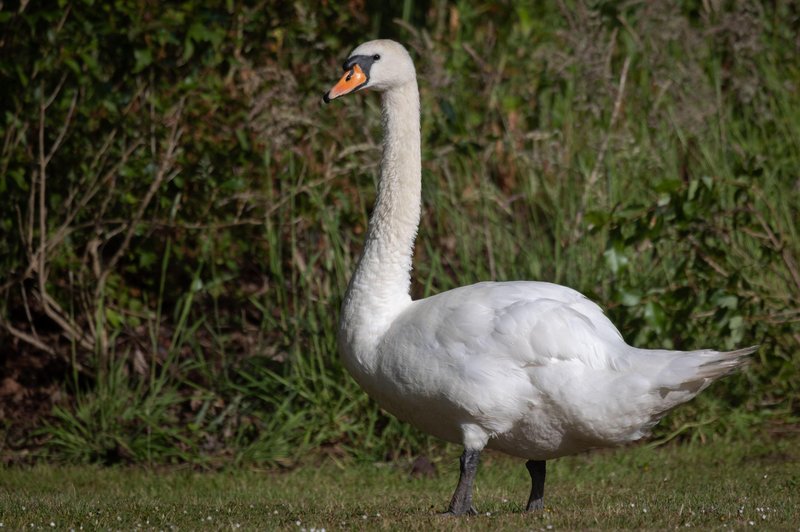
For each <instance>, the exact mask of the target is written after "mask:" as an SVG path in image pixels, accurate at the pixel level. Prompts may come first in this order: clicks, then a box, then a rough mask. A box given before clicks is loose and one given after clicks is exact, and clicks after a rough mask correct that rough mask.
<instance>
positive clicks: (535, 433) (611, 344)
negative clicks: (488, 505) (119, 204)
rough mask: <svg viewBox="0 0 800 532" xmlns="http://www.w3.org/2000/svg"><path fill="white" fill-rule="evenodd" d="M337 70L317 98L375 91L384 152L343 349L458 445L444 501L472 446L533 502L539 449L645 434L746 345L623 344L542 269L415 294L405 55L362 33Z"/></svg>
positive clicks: (593, 309)
mask: <svg viewBox="0 0 800 532" xmlns="http://www.w3.org/2000/svg"><path fill="white" fill-rule="evenodd" d="M345 70H346V71H347V73H346V74H345V76H344V77H343V78H342V80H341V81H340V82H339V83H338V84H337V85H336V86H335V87H334V88H333V89H332V90H331V91H330V92H329V93H328V94H326V96H325V99H326V101H328V100H330V99H332V98H336V97H338V96H340V95H342V94H347V93H348V92H353V91H355V90H358V89H360V88H365V87H369V88H375V89H377V90H380V91H382V104H383V105H382V109H383V119H384V120H383V122H384V153H383V160H382V163H381V177H380V182H379V186H378V197H377V200H376V205H375V209H374V211H373V214H372V217H371V219H370V225H369V230H368V233H367V238H366V242H365V245H364V251H363V253H362V256H361V259H360V260H359V263H358V266H357V268H356V271H355V273H354V274H353V277H352V279H351V281H350V285H349V287H348V290H347V293H346V296H345V301H344V304H343V308H342V317H341V321H340V330H339V344H340V351H341V355H342V360H343V361H344V364H345V366H346V367H347V369H348V370H349V371H350V373H351V374H352V375H353V377H354V378H355V379H356V381H357V382H358V383H359V384H360V385H361V386H362V387H363V388H364V389H365V390H366V391H367V393H368V394H369V395H370V396H371V397H373V398H374V399H375V400H376V401H378V403H379V404H380V405H381V406H382V407H383V408H384V409H386V410H387V411H389V412H390V413H392V414H394V415H395V416H397V417H398V418H400V419H402V420H405V421H408V422H409V423H411V424H413V425H415V426H416V427H418V428H419V429H422V430H423V431H426V432H428V433H430V434H433V435H434V436H437V437H439V438H442V439H444V440H447V441H451V442H456V443H461V444H463V445H464V447H465V453H464V455H463V456H462V461H461V466H462V467H461V473H462V475H461V479H460V481H459V486H458V488H457V489H456V493H455V495H454V496H453V501H452V502H451V505H450V511H451V512H452V513H455V514H461V513H465V512H467V511H469V510H470V508H471V484H472V480H473V478H474V475H475V470H476V468H477V460H478V455H479V453H480V451H481V450H482V449H483V448H485V447H489V448H494V449H497V450H500V451H503V452H505V453H508V454H511V455H514V456H519V457H522V458H526V459H528V460H529V462H528V469H529V471H530V472H531V476H532V478H533V489H532V492H531V498H530V500H529V502H528V509H536V508H540V507H541V499H542V495H543V487H544V461H545V460H548V459H551V458H556V457H559V456H564V455H568V454H574V453H576V452H580V451H583V450H586V449H589V448H593V447H602V446H612V445H618V444H622V443H626V442H630V441H634V440H637V439H639V438H642V437H643V436H645V435H647V434H648V432H649V429H650V428H652V426H653V425H655V424H656V423H657V422H658V420H659V419H660V417H661V416H662V415H663V414H664V413H666V412H667V411H668V410H670V409H671V408H673V407H675V406H677V405H679V404H681V403H683V402H685V401H688V400H689V399H691V398H692V397H694V396H695V395H697V393H699V392H700V391H701V390H703V389H704V388H705V387H707V386H708V385H709V384H710V383H711V382H712V381H713V380H715V379H716V378H718V377H720V376H722V375H725V374H727V373H729V372H730V371H732V370H734V369H735V368H736V367H738V366H740V365H741V364H742V363H743V359H744V357H745V356H746V355H748V354H749V353H751V352H752V349H746V350H741V351H735V352H729V353H723V352H718V351H713V350H703V351H690V352H681V351H667V350H644V349H637V348H635V347H631V346H629V345H627V344H626V343H625V341H624V340H623V339H622V336H621V335H620V333H619V331H618V330H617V329H616V327H614V325H613V324H612V323H611V322H610V321H609V320H608V318H607V317H606V316H605V315H604V314H603V312H602V310H601V309H600V307H598V306H597V305H596V304H594V303H592V302H591V301H589V300H588V299H587V298H586V297H584V296H583V295H581V294H580V293H578V292H576V291H575V290H572V289H571V288H567V287H564V286H559V285H555V284H550V283H543V282H524V281H517V282H503V283H478V284H475V285H470V286H465V287H461V288H457V289H454V290H450V291H448V292H444V293H441V294H438V295H435V296H432V297H429V298H426V299H422V300H417V301H412V300H411V298H410V296H409V285H410V271H411V254H412V247H413V243H414V238H415V236H416V231H417V226H418V224H419V217H420V180H421V160H420V123H419V93H418V90H417V83H416V74H415V71H414V66H413V63H412V61H411V58H410V57H409V55H408V53H407V52H406V50H405V49H404V48H403V47H402V46H401V45H399V44H397V43H395V42H392V41H372V42H369V43H365V44H363V45H361V46H359V47H358V48H356V50H354V51H353V53H352V54H351V55H350V58H349V59H348V61H346V62H345Z"/></svg>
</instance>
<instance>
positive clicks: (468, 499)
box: [444, 449, 481, 516]
mask: <svg viewBox="0 0 800 532" xmlns="http://www.w3.org/2000/svg"><path fill="white" fill-rule="evenodd" d="M480 457H481V452H480V451H477V450H470V449H465V450H464V454H462V455H461V460H460V462H461V474H460V476H459V477H458V485H457V486H456V491H455V493H453V498H452V499H451V500H450V507H449V508H448V509H447V511H446V512H445V513H444V515H454V516H455V515H478V511H477V510H475V507H474V506H472V484H473V482H474V481H475V475H476V474H477V472H478V462H479V461H480Z"/></svg>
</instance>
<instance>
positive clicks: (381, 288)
mask: <svg viewBox="0 0 800 532" xmlns="http://www.w3.org/2000/svg"><path fill="white" fill-rule="evenodd" d="M382 109H383V129H384V135H383V159H382V160H381V174H380V181H379V183H378V195H377V199H376V202H375V208H374V209H373V211H372V216H371V217H370V221H369V229H368V231H367V237H366V241H365V243H364V250H363V252H362V254H361V258H360V259H359V261H358V266H357V267H356V271H355V273H354V274H353V277H352V279H351V280H350V285H349V287H348V289H347V293H346V294H345V300H344V304H343V307H342V319H341V324H340V342H341V343H342V348H343V351H344V354H345V357H347V356H348V354H351V353H354V352H361V354H359V355H357V356H358V357H359V358H362V357H363V356H366V355H365V353H364V352H370V351H372V350H373V349H374V347H375V345H377V342H378V341H379V340H380V337H381V336H382V335H383V333H384V332H385V331H386V330H387V329H388V327H389V326H390V325H391V322H392V320H393V319H394V318H395V317H396V316H397V314H398V313H399V312H401V311H402V310H403V309H404V308H405V307H406V306H407V305H409V304H410V303H411V297H410V295H409V285H410V283H411V257H412V252H413V246H414V238H415V237H416V234H417V227H418V226H419V216H420V186H421V176H422V168H421V155H420V121H419V120H420V118H419V91H418V89H417V83H416V80H414V81H413V82H411V83H407V84H405V85H402V86H400V87H395V88H393V89H390V90H388V91H386V92H384V93H383V97H382Z"/></svg>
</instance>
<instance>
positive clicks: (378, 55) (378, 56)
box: [372, 54, 381, 61]
mask: <svg viewBox="0 0 800 532" xmlns="http://www.w3.org/2000/svg"><path fill="white" fill-rule="evenodd" d="M380 58H381V55H380V54H375V55H373V56H372V59H373V60H374V61H377V60H378V59H380Z"/></svg>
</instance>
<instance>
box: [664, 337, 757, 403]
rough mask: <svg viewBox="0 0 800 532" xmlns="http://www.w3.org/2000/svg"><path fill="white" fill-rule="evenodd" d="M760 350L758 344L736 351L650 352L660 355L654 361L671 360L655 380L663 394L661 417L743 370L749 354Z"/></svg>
mask: <svg viewBox="0 0 800 532" xmlns="http://www.w3.org/2000/svg"><path fill="white" fill-rule="evenodd" d="M756 349H758V346H757V345H756V346H751V347H745V348H744V349H737V350H736V351H714V350H712V349H701V350H698V351H667V350H652V351H650V353H651V356H652V355H656V357H655V358H652V359H651V360H657V359H658V358H661V359H662V360H664V359H666V360H667V363H666V364H665V365H663V366H662V367H661V370H660V371H659V372H658V373H657V376H656V378H655V379H654V381H655V382H653V384H654V385H655V388H656V389H655V390H654V391H657V392H658V395H659V396H660V400H659V402H660V405H659V408H658V409H657V410H658V412H657V417H659V418H660V417H661V416H662V415H664V414H666V413H667V412H669V411H670V410H672V409H673V408H675V407H676V406H678V405H679V404H681V403H684V402H686V401H688V400H690V399H692V398H693V397H694V396H696V395H697V394H699V393H700V392H702V391H703V390H705V389H706V388H707V387H708V386H709V385H710V384H711V383H712V382H714V381H716V380H717V379H720V378H722V377H724V376H726V375H730V374H731V373H734V372H736V371H737V370H739V369H740V368H741V367H743V366H744V365H745V364H747V363H748V362H749V360H750V359H749V356H750V355H751V354H753V353H754V352H755V351H756ZM658 355H661V357H658ZM662 357H663V358H662Z"/></svg>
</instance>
